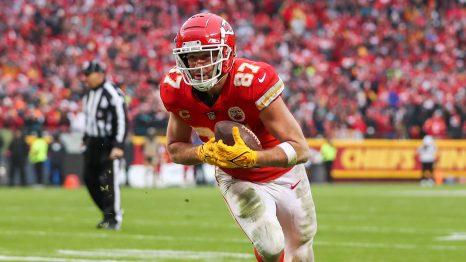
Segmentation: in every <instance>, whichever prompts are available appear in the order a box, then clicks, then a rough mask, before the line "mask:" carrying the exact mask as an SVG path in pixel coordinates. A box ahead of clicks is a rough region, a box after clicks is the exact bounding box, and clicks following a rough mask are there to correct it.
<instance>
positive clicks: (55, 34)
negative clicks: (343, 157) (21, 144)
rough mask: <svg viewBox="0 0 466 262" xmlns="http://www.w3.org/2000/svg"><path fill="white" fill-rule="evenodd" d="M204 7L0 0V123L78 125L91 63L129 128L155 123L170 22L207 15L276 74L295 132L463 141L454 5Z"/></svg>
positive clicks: (190, 1)
mask: <svg viewBox="0 0 466 262" xmlns="http://www.w3.org/2000/svg"><path fill="white" fill-rule="evenodd" d="M205 2H207V3H201V1H196V0H177V1H143V0H135V1H132V3H134V4H131V3H129V2H127V1H113V2H112V3H110V2H108V1H66V0H56V1H51V2H48V1H15V2H14V3H13V4H12V3H11V2H10V1H0V9H1V10H2V11H1V12H2V13H3V14H8V15H2V16H0V24H1V25H2V26H0V32H1V34H0V35H1V37H0V112H1V114H0V127H6V128H26V129H27V130H30V131H32V130H37V129H42V128H45V129H47V130H51V131H78V132H79V131H80V130H81V129H82V126H80V123H82V122H80V121H82V115H81V114H80V110H81V103H80V97H81V95H82V92H83V87H82V84H81V81H80V77H81V76H80V74H79V71H80V64H81V63H82V62H83V61H84V60H87V59H90V58H97V59H99V60H101V61H102V62H104V63H105V64H106V65H107V67H108V72H109V75H110V76H111V77H112V78H113V80H114V81H115V82H116V83H118V84H119V85H120V86H121V87H122V88H123V90H124V91H125V92H126V94H127V97H126V99H127V102H128V104H129V116H130V120H131V122H132V126H133V129H134V130H133V131H134V133H135V134H137V135H145V134H146V132H147V129H148V128H150V127H155V128H160V129H163V128H164V126H165V125H166V121H167V114H166V113H165V111H164V108H163V106H162V105H161V103H160V99H159V95H158V90H157V89H158V84H159V81H160V79H161V77H162V76H163V74H164V72H167V71H168V70H169V69H170V68H171V67H172V66H173V65H174V60H173V57H172V55H171V48H172V41H173V38H174V36H175V33H176V29H177V28H178V27H179V25H180V23H181V22H182V21H184V20H185V19H186V18H187V17H188V16H189V15H191V14H194V13H197V12H200V11H203V10H209V11H211V12H215V13H218V14H220V15H222V16H224V17H226V18H227V19H228V20H229V21H230V22H231V23H232V24H233V25H234V27H235V31H236V34H237V39H238V40H237V41H238V55H239V56H244V57H248V58H251V59H257V60H262V61H265V62H268V63H270V64H272V65H273V66H274V67H275V68H276V69H277V71H278V73H279V74H280V76H281V77H282V79H283V80H284V81H285V83H286V86H287V89H286V91H285V92H284V94H283V97H284V98H285V100H286V101H287V102H288V105H289V106H290V109H291V110H292V112H293V114H294V115H295V117H296V118H297V119H298V121H299V123H300V124H301V125H302V126H303V129H304V132H305V135H306V136H308V137H313V136H319V135H322V134H323V133H325V132H333V133H334V136H335V137H337V138H363V137H377V138H419V137H421V136H423V135H424V134H430V135H433V136H435V137H437V138H465V136H466V121H465V118H466V116H465V114H466V72H465V70H464V68H465V65H464V61H465V51H464V50H465V48H464V46H465V42H466V39H465V34H464V32H463V31H462V30H463V29H464V27H463V25H464V19H465V17H466V10H465V8H464V7H463V6H462V4H461V2H462V1H408V0H385V1H383V0H374V1H356V0H351V1H298V0H296V1H280V0H267V1H245V0H233V1H205ZM238 6H241V8H238ZM173 10H176V11H173ZM462 23H463V24H462ZM261 50H268V51H267V52H262V51H261ZM434 112H436V113H435V114H434ZM433 118H435V119H433Z"/></svg>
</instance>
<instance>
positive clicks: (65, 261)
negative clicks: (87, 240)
mask: <svg viewBox="0 0 466 262" xmlns="http://www.w3.org/2000/svg"><path fill="white" fill-rule="evenodd" d="M0 261H37V262H39V261H44V262H97V261H98V262H126V261H124V260H101V259H75V258H59V257H32V256H26V257H23V256H3V255H0Z"/></svg>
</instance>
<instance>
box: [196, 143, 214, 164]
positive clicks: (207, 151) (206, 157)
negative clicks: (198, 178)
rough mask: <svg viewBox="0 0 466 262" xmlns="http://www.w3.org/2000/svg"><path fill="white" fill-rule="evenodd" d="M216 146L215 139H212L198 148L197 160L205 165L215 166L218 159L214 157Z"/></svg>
mask: <svg viewBox="0 0 466 262" xmlns="http://www.w3.org/2000/svg"><path fill="white" fill-rule="evenodd" d="M215 144H216V142H215V138H211V139H210V140H209V141H207V142H206V143H204V144H202V145H200V146H198V147H197V152H196V155H197V158H199V160H201V161H202V162H204V163H207V164H211V165H215V163H216V158H215V156H214V145H215Z"/></svg>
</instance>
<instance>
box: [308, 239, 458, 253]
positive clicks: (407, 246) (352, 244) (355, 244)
mask: <svg viewBox="0 0 466 262" xmlns="http://www.w3.org/2000/svg"><path fill="white" fill-rule="evenodd" d="M314 245H315V246H334V247H335V246H340V247H351V248H375V249H377V248H383V249H409V250H413V249H419V250H426V249H431V250H443V251H445V250H449V251H462V252H464V251H466V247H459V246H442V245H419V244H391V243H373V242H334V241H315V242H314Z"/></svg>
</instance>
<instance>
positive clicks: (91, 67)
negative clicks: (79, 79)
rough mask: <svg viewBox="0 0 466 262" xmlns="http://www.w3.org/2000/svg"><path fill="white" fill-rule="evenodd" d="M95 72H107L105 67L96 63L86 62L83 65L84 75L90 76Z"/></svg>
mask: <svg viewBox="0 0 466 262" xmlns="http://www.w3.org/2000/svg"><path fill="white" fill-rule="evenodd" d="M94 72H101V73H103V72H105V67H104V66H103V65H102V64H100V63H99V62H96V61H86V62H85V63H84V64H83V74H84V75H86V76H88V75H90V74H91V73H94Z"/></svg>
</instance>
